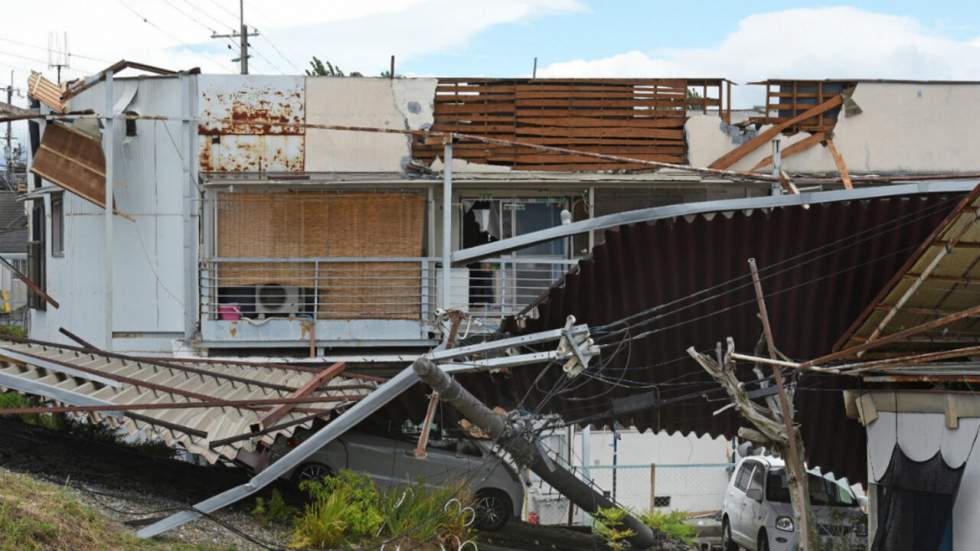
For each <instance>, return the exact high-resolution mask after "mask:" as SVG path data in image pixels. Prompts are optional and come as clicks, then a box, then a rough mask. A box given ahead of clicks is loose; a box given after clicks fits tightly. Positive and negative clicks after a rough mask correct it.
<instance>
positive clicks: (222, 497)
mask: <svg viewBox="0 0 980 551" xmlns="http://www.w3.org/2000/svg"><path fill="white" fill-rule="evenodd" d="M588 330H589V328H588V326H586V325H576V326H574V327H572V328H571V329H570V330H569V331H571V332H572V334H581V333H587V332H588ZM565 331H566V330H565V329H552V330H550V331H542V332H540V333H532V334H529V335H523V336H520V337H512V338H508V339H501V340H497V341H489V342H485V343H480V344H475V345H471V346H463V347H460V348H453V349H449V350H446V349H443V350H434V351H433V352H431V353H429V354H426V355H425V356H424V357H427V358H428V359H429V360H432V361H436V360H446V359H450V358H458V357H461V356H465V355H468V354H474V353H480V352H489V351H492V350H505V349H507V348H510V347H514V346H521V345H529V344H537V343H542V342H547V341H550V340H555V339H558V338H561V337H562V335H563V334H564V332H565ZM466 367H467V368H470V367H471V366H470V365H468V364H467V365H466ZM445 371H446V372H447V373H453V372H458V371H461V369H454V368H452V367H447V368H446V369H445ZM418 380H419V379H418V377H417V376H416V375H415V372H414V371H412V367H411V366H407V367H405V369H402V370H401V371H400V372H398V374H397V375H395V376H394V377H392V378H390V379H388V380H387V381H386V382H384V383H383V384H381V385H380V386H379V387H378V388H377V389H376V390H375V391H374V392H372V393H371V394H368V395H367V396H365V397H364V398H362V399H361V401H359V402H357V403H356V404H354V405H353V406H351V407H350V409H348V410H347V411H345V412H343V413H342V414H340V415H339V416H338V417H337V418H336V419H334V420H333V421H331V422H330V423H328V424H327V425H326V426H325V427H323V428H322V429H320V430H319V431H317V432H316V433H314V434H313V435H312V436H310V437H309V438H308V439H306V440H304V441H303V442H302V443H300V444H299V445H298V446H296V447H295V448H293V449H292V450H290V452H289V453H287V454H286V455H284V456H283V457H281V458H280V459H279V460H278V461H276V462H275V463H273V464H272V465H270V466H269V467H268V468H266V469H265V470H264V471H262V472H260V473H258V474H256V475H255V476H254V477H252V479H251V480H249V481H248V482H246V483H245V484H241V485H239V486H235V487H234V488H231V489H229V490H226V491H224V492H222V493H220V494H218V495H216V496H213V497H210V498H208V499H205V500H204V501H201V502H199V503H197V504H195V505H194V507H193V509H194V511H181V512H179V513H176V514H173V515H171V516H169V517H167V518H165V519H163V520H160V521H157V522H156V523H154V524H151V525H150V526H147V527H146V528H143V529H142V530H140V531H139V532H137V534H136V535H137V536H139V537H141V538H151V537H153V536H156V535H158V534H162V533H164V532H166V531H168V530H172V529H174V528H177V527H178V526H181V525H183V524H185V523H187V522H190V521H192V520H194V519H196V518H198V517H199V516H201V513H205V514H207V513H213V512H214V511H217V510H219V509H221V508H223V507H225V506H227V505H230V504H232V503H235V502H236V501H239V500H241V499H244V498H246V497H248V496H250V495H252V494H254V493H256V492H258V491H259V490H261V489H262V488H264V487H266V486H268V485H269V484H271V483H273V482H275V481H276V480H277V479H278V478H279V477H281V476H282V475H283V474H285V473H286V472H288V471H289V470H290V469H292V468H293V467H294V466H296V465H299V464H300V463H301V462H302V461H303V460H305V459H306V458H308V457H309V456H311V455H313V454H314V453H315V452H316V451H317V450H319V449H320V448H322V447H323V446H326V445H327V444H329V443H330V442H331V441H332V440H334V439H335V438H337V437H338V436H340V435H342V434H344V433H345V432H347V431H348V430H350V429H351V428H352V427H354V426H355V425H357V424H358V423H360V422H361V421H363V420H364V419H366V418H367V417H368V416H369V415H371V414H372V413H374V412H375V411H377V410H379V409H381V408H382V407H384V406H385V405H386V404H387V403H388V402H390V401H392V400H394V399H395V398H397V397H398V396H399V395H401V394H402V393H403V392H405V391H406V390H408V389H409V388H411V386H412V385H414V384H415V383H416V382H418ZM198 511H200V512H198Z"/></svg>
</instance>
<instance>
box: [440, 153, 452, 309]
mask: <svg viewBox="0 0 980 551" xmlns="http://www.w3.org/2000/svg"><path fill="white" fill-rule="evenodd" d="M443 162H444V163H445V166H444V167H443V169H442V307H443V309H445V310H449V307H450V306H449V299H450V297H451V296H452V290H451V289H450V285H451V283H452V277H451V275H452V273H451V271H452V251H453V233H452V230H453V137H452V135H450V136H449V137H448V138H446V144H445V153H444V154H443Z"/></svg>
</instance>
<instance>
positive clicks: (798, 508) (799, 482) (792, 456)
mask: <svg viewBox="0 0 980 551" xmlns="http://www.w3.org/2000/svg"><path fill="white" fill-rule="evenodd" d="M749 269H750V270H751V271H752V285H753V286H754V287H755V299H756V302H757V303H758V305H759V317H760V318H761V320H762V332H763V334H764V335H765V337H766V345H767V348H768V349H769V357H770V358H771V359H773V360H776V359H778V358H777V356H776V345H775V344H774V341H773V336H772V326H771V325H770V324H769V313H768V311H767V310H766V299H765V295H764V294H763V293H762V282H761V281H760V280H759V270H758V268H757V267H756V265H755V259H754V258H750V259H749ZM772 376H773V379H774V380H775V381H776V390H777V392H778V397H779V413H780V417H782V420H783V429H784V430H785V431H786V440H787V441H788V445H787V446H786V449H785V450H784V451H785V452H786V453H785V455H784V457H785V458H786V473H787V476H788V484H787V485H788V487H789V490H790V494H791V497H792V498H793V500H792V501H793V514H794V516H796V526H797V529H798V530H799V534H800V543H801V549H803V550H810V549H813V544H814V542H815V541H816V538H815V537H814V535H815V530H813V529H815V528H816V526H815V525H814V523H813V515H812V512H811V510H810V492H809V488H807V476H806V467H805V465H804V462H803V449H802V448H803V442H802V439H800V438H798V435H797V432H796V427H795V426H794V425H793V409H792V406H791V405H790V403H789V398H788V397H787V396H786V386H785V383H784V381H783V372H782V369H781V368H780V367H779V366H776V365H774V366H772Z"/></svg>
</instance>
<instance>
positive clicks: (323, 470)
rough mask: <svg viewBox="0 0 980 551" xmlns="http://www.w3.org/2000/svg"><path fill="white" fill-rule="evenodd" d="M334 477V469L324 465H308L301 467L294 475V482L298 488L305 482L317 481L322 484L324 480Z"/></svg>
mask: <svg viewBox="0 0 980 551" xmlns="http://www.w3.org/2000/svg"><path fill="white" fill-rule="evenodd" d="M332 475H333V469H331V468H330V467H328V466H326V465H324V464H323V463H306V464H304V465H302V466H300V468H299V469H296V473H295V474H293V482H295V483H296V485H297V486H299V483H300V482H303V481H304V480H317V481H320V482H322V481H323V479H324V478H326V477H328V476H332Z"/></svg>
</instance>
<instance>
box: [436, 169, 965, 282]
mask: <svg viewBox="0 0 980 551" xmlns="http://www.w3.org/2000/svg"><path fill="white" fill-rule="evenodd" d="M976 185H977V181H976V180H968V181H940V182H920V183H909V184H901V185H889V186H878V187H869V188H859V189H853V190H838V191H818V192H807V193H800V194H799V195H776V196H766V197H749V198H744V199H721V200H717V201H704V202H701V203H684V204H679V205H668V206H664V207H652V208H648V209H639V210H631V211H627V212H618V213H616V214H607V215H606V216H599V217H597V218H590V219H588V220H581V221H579V222H572V223H571V224H564V225H561V226H555V227H553V228H548V229H545V230H540V231H536V232H531V233H526V234H524V235H519V236H517V237H511V238H509V239H501V240H500V241H495V242H493V243H487V244H485V245H478V246H476V247H470V248H467V249H460V250H458V251H456V252H455V253H453V255H452V257H453V263H454V264H464V263H469V262H473V261H476V260H479V259H481V258H487V257H492V256H497V255H500V254H503V253H506V252H510V251H514V250H518V249H523V248H524V247H530V246H532V245H537V244H538V243H543V242H545V241H551V240H552V239H559V238H562V237H569V236H572V235H577V234H580V233H586V232H590V231H598V230H605V229H609V228H615V227H617V226H622V225H626V224H635V223H638V222H652V221H655V220H662V219H664V218H675V217H681V216H691V215H695V214H704V213H709V212H722V211H730V210H748V209H763V208H774V207H793V206H804V205H819V204H822V203H833V202H836V201H854V200H859V199H874V198H879V197H894V196H898V195H914V194H920V193H961V192H967V191H970V190H972V189H973V188H975V187H976Z"/></svg>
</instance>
